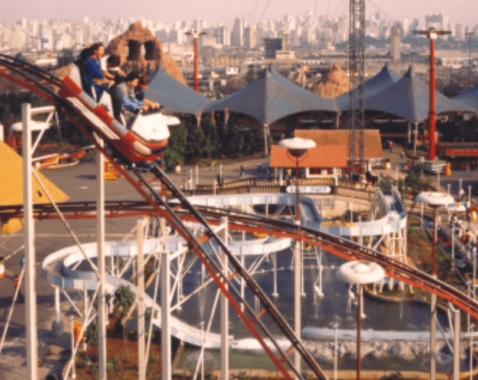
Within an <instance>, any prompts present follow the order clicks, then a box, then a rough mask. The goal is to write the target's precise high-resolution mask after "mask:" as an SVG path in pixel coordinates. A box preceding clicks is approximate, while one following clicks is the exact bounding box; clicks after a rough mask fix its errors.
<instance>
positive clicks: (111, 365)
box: [106, 356, 120, 371]
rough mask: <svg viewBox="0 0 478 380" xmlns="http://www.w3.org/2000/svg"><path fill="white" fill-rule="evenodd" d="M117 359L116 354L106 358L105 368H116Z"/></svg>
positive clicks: (117, 364)
mask: <svg viewBox="0 0 478 380" xmlns="http://www.w3.org/2000/svg"><path fill="white" fill-rule="evenodd" d="M119 364H120V363H119V360H118V358H117V357H116V356H113V357H112V358H111V359H109V360H108V362H107V363H106V369H109V370H110V369H112V370H114V371H115V370H116V369H117V368H118V366H119Z"/></svg>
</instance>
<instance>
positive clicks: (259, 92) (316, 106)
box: [203, 66, 339, 125]
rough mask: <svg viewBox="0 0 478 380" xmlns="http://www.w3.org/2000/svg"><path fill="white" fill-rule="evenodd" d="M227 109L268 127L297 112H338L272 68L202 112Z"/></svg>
mask: <svg viewBox="0 0 478 380" xmlns="http://www.w3.org/2000/svg"><path fill="white" fill-rule="evenodd" d="M226 109H227V110H229V111H233V112H238V113H243V114H246V115H249V116H251V117H253V118H254V119H256V120H257V121H259V122H261V123H262V124H264V125H271V124H272V123H273V122H274V121H276V120H279V119H281V118H283V117H285V116H288V115H291V114H295V113H298V112H305V111H317V110H320V111H331V112H338V111H339V109H338V107H337V104H336V103H335V101H334V100H333V99H327V98H323V97H321V96H318V95H316V94H314V93H312V92H310V91H307V90H305V89H303V88H302V87H300V86H297V85H296V84H294V83H293V82H291V81H289V80H288V79H287V78H285V77H283V76H282V75H281V74H279V73H278V72H277V71H275V70H274V69H273V68H272V67H271V66H270V67H269V68H267V69H266V70H264V71H263V72H262V73H261V75H260V76H259V78H257V79H256V80H254V81H253V82H251V83H249V84H247V85H245V86H244V87H243V88H241V89H240V90H239V91H236V92H235V93H233V94H232V95H229V96H227V97H226V98H223V99H218V100H216V101H213V102H211V103H209V104H207V105H206V106H205V107H204V109H203V112H211V111H223V110H226Z"/></svg>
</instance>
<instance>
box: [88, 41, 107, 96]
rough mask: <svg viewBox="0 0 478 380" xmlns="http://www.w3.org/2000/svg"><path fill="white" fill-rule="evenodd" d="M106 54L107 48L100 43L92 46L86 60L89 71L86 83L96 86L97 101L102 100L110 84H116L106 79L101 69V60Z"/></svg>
mask: <svg viewBox="0 0 478 380" xmlns="http://www.w3.org/2000/svg"><path fill="white" fill-rule="evenodd" d="M104 54H105V47H104V46H103V43H102V42H98V43H96V44H93V45H91V46H90V48H89V51H88V55H87V57H86V58H85V59H84V61H83V64H84V65H85V67H86V69H87V71H88V72H87V73H86V82H87V84H88V86H90V87H91V86H94V88H95V91H96V101H99V100H100V99H101V94H102V93H103V91H104V90H105V89H106V86H107V85H109V84H114V82H113V81H110V80H108V79H106V78H105V76H104V75H103V73H102V72H101V69H100V59H101V57H103V55H104Z"/></svg>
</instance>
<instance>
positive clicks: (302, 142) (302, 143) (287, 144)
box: [279, 137, 316, 224]
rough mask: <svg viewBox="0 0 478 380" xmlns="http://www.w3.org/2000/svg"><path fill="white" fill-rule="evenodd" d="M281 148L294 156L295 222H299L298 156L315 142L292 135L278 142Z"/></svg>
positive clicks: (313, 145)
mask: <svg viewBox="0 0 478 380" xmlns="http://www.w3.org/2000/svg"><path fill="white" fill-rule="evenodd" d="M279 146H280V147H281V148H286V149H287V150H288V152H289V154H290V155H291V156H293V157H295V179H296V180H295V189H296V191H295V193H296V199H295V202H296V203H295V222H296V224H300V217H299V158H300V157H302V156H303V155H304V154H305V152H306V151H307V149H311V148H315V146H316V144H315V142H314V141H313V140H310V139H301V138H299V137H294V138H293V139H284V140H281V141H280V142H279Z"/></svg>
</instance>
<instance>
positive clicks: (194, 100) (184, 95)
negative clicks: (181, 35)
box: [145, 66, 211, 115]
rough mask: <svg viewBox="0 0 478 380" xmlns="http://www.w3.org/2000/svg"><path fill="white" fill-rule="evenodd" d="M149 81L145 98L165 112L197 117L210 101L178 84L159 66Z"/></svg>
mask: <svg viewBox="0 0 478 380" xmlns="http://www.w3.org/2000/svg"><path fill="white" fill-rule="evenodd" d="M150 79H151V83H150V84H149V86H148V88H147V89H146V91H145V96H146V98H147V99H149V100H152V101H155V102H158V103H159V104H161V105H162V106H164V109H165V111H170V112H180V113H187V114H193V115H197V114H198V113H199V112H201V110H202V108H203V107H204V106H205V105H206V104H207V103H208V102H210V101H211V100H210V99H209V98H206V97H205V96H203V95H201V94H199V93H197V92H196V91H193V90H191V89H190V88H189V87H187V86H185V85H184V84H182V83H181V82H178V81H177V80H176V79H174V78H173V77H172V76H170V75H169V74H168V73H166V71H164V69H163V68H162V67H161V66H159V68H158V70H156V71H155V72H154V73H152V74H151V75H150Z"/></svg>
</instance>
